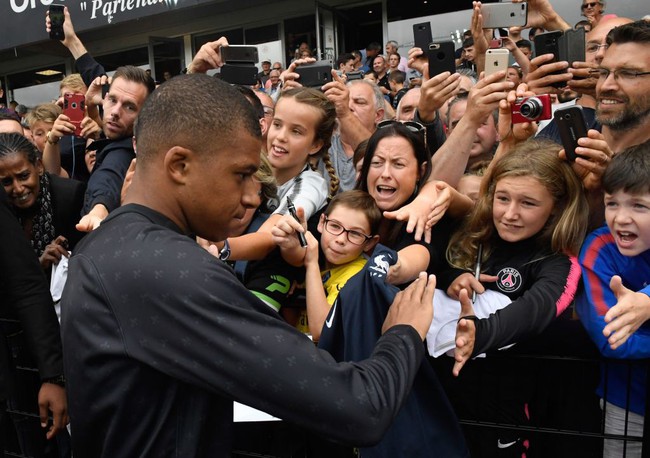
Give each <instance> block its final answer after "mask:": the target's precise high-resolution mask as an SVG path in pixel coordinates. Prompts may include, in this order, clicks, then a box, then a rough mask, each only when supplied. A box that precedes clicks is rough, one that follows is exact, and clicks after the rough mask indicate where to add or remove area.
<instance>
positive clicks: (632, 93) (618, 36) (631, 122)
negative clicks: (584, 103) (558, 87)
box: [594, 20, 650, 152]
mask: <svg viewBox="0 0 650 458" xmlns="http://www.w3.org/2000/svg"><path fill="white" fill-rule="evenodd" d="M606 44H607V50H606V51H605V53H604V56H603V59H602V61H600V66H599V68H598V69H597V71H596V72H594V73H595V74H596V75H597V77H598V82H597V83H596V119H597V120H598V122H599V123H600V124H602V126H603V135H604V136H605V139H606V141H607V143H608V144H609V147H610V148H611V149H612V151H614V152H619V151H622V150H623V149H626V148H629V147H630V146H634V145H638V144H641V143H643V142H645V141H647V140H648V139H650V130H649V129H648V127H650V23H649V22H647V21H643V20H641V21H636V22H633V23H630V24H626V25H622V26H620V27H616V28H614V29H612V30H611V31H610V32H609V33H608V34H607V39H606Z"/></svg>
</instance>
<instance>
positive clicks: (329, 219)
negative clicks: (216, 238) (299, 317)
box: [273, 190, 382, 341]
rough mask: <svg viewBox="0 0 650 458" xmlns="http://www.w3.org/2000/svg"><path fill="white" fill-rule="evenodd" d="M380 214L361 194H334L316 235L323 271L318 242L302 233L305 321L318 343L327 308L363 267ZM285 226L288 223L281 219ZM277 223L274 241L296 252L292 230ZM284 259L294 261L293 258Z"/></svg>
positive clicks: (375, 241)
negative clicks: (305, 244)
mask: <svg viewBox="0 0 650 458" xmlns="http://www.w3.org/2000/svg"><path fill="white" fill-rule="evenodd" d="M381 218H382V215H381V211H380V210H379V208H377V204H376V203H375V200H374V199H373V198H372V197H371V196H370V195H369V194H368V193H366V192H364V191H358V190H354V191H347V192H343V193H341V194H338V195H336V196H335V197H334V198H333V199H332V201H331V202H330V204H329V206H328V207H327V209H326V210H325V213H323V214H322V215H321V217H320V220H319V222H318V232H319V233H320V234H321V235H320V247H321V249H322V252H323V254H324V255H325V269H324V270H323V271H321V270H320V266H319V263H318V256H319V255H318V251H319V250H318V248H319V243H318V240H316V238H315V237H314V236H313V235H312V234H311V233H310V232H306V234H305V235H306V239H307V250H305V249H304V248H302V253H303V256H304V258H303V259H304V264H305V269H306V276H305V289H306V291H307V320H308V323H309V331H310V333H311V335H312V337H313V339H314V341H318V339H319V338H320V334H321V330H322V328H323V324H324V323H325V319H326V318H327V314H328V313H329V310H330V307H331V306H332V305H333V304H334V301H336V298H337V296H338V294H339V291H340V290H341V288H343V286H344V285H345V283H346V282H347V281H348V280H349V279H350V278H352V277H353V276H354V275H356V274H357V273H358V272H359V271H360V270H361V269H363V266H364V265H365V264H366V258H365V256H364V254H366V253H370V252H371V251H372V250H373V248H374V247H375V245H376V244H377V242H378V241H379V236H378V235H377V231H378V228H379V223H380V222H381ZM284 222H285V223H287V222H288V221H287V220H286V218H285V221H284ZM282 223H283V222H282V221H281V222H280V223H278V224H277V225H276V226H275V228H274V229H273V236H274V241H275V242H276V244H277V245H278V246H280V247H281V249H282V250H283V256H284V255H285V254H287V253H286V252H287V251H289V250H297V249H300V247H297V246H296V243H295V239H296V235H295V230H294V228H292V227H291V226H290V225H289V224H282ZM288 258H293V259H296V256H295V255H289V256H288Z"/></svg>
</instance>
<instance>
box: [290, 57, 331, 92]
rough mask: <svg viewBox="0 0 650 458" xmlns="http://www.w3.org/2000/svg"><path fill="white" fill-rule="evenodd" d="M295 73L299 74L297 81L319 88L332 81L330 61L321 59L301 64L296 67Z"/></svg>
mask: <svg viewBox="0 0 650 458" xmlns="http://www.w3.org/2000/svg"><path fill="white" fill-rule="evenodd" d="M296 73H297V74H299V75H300V78H298V82H299V83H300V84H302V85H303V86H305V87H314V88H320V87H321V86H322V85H323V84H326V83H329V82H330V81H332V62H330V61H326V60H323V61H320V62H315V63H313V64H305V65H301V66H299V67H298V68H296Z"/></svg>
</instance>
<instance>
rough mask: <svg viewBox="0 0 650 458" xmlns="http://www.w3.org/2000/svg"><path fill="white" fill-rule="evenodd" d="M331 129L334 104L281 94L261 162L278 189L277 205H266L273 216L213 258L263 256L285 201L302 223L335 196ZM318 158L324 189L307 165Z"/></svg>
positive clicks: (301, 91) (297, 93)
mask: <svg viewBox="0 0 650 458" xmlns="http://www.w3.org/2000/svg"><path fill="white" fill-rule="evenodd" d="M335 124H336V111H335V108H334V105H333V104H332V102H330V101H329V100H328V99H327V98H326V97H325V96H324V95H323V94H322V93H321V92H320V91H317V90H315V89H309V88H302V87H300V88H293V89H288V90H286V91H284V92H283V93H282V95H281V96H280V98H279V99H278V101H277V103H276V105H275V114H274V117H273V121H272V123H271V126H270V127H269V130H268V134H267V151H268V154H267V157H268V160H269V163H270V164H271V167H272V169H273V175H274V176H275V179H276V181H277V185H278V188H277V194H278V196H277V199H278V200H277V202H272V203H269V207H270V208H271V207H272V208H271V209H273V208H274V210H273V214H272V215H271V216H270V217H269V218H268V219H267V220H266V222H265V223H264V224H263V225H262V226H261V227H260V228H259V229H258V231H257V232H255V233H252V234H246V235H243V236H241V237H234V238H228V239H226V241H225V242H222V243H220V244H219V245H218V249H219V250H220V251H219V253H220V254H219V255H218V256H219V257H220V258H221V259H222V260H224V261H225V260H256V259H263V258H264V257H265V256H267V255H268V254H269V253H270V252H271V251H272V250H273V249H274V248H275V244H274V243H273V240H272V238H271V229H272V228H273V226H274V225H275V224H276V223H277V222H278V221H279V220H280V218H281V217H282V215H284V214H287V213H288V206H287V197H289V198H290V199H291V201H292V202H293V203H294V205H295V207H296V208H298V209H299V210H298V211H299V212H304V218H305V220H308V219H309V218H311V217H312V216H313V215H314V214H315V213H316V212H318V211H319V210H320V209H321V208H323V207H324V206H325V203H326V202H327V200H328V197H330V196H334V195H335V194H336V193H337V191H338V187H339V179H338V177H337V176H336V173H335V172H334V167H333V166H332V163H331V160H330V157H329V153H328V151H327V150H328V149H329V147H330V142H331V138H332V133H333V131H334V126H335ZM319 158H322V159H323V162H324V163H325V166H326V170H327V172H328V174H329V177H330V185H329V189H328V187H327V182H326V181H325V178H323V176H322V175H321V174H320V173H318V172H317V171H316V170H314V168H313V167H312V166H311V164H312V163H314V164H315V163H316V162H317V161H318V159H319ZM300 209H302V210H300Z"/></svg>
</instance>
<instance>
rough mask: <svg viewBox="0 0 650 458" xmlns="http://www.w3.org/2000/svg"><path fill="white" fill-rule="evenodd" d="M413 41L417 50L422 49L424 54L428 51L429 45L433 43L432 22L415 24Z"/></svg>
mask: <svg viewBox="0 0 650 458" xmlns="http://www.w3.org/2000/svg"><path fill="white" fill-rule="evenodd" d="M413 41H414V42H415V47H416V48H420V49H421V50H422V51H423V52H426V51H427V47H428V46H429V43H431V42H432V41H433V35H431V23H430V22H421V23H419V24H413Z"/></svg>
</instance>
